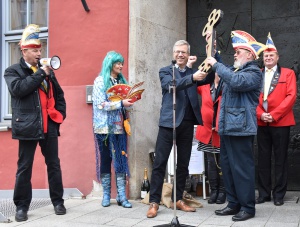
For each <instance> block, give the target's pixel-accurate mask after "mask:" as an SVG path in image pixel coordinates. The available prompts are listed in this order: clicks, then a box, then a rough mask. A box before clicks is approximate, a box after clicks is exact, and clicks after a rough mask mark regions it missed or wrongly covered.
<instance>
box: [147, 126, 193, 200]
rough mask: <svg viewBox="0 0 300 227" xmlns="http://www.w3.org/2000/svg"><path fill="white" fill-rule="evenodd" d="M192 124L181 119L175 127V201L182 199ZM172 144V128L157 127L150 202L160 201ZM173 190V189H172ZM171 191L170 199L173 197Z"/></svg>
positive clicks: (190, 144)
mask: <svg viewBox="0 0 300 227" xmlns="http://www.w3.org/2000/svg"><path fill="white" fill-rule="evenodd" d="M193 135H194V124H193V122H192V121H182V123H181V124H180V125H179V126H178V127H177V128H176V145H177V166H176V167H177V168H176V201H178V200H181V199H182V194H183V191H184V187H185V182H186V177H187V176H188V174H189V169H188V166H189V162H190V157H191V151H192V141H193ZM172 146H173V129H172V128H165V127H159V131H158V136H157V141H156V148H155V160H154V164H153V169H152V175H151V184H150V185H151V187H150V202H156V203H158V204H159V203H160V201H161V193H162V187H163V182H164V177H165V171H166V166H167V163H168V159H169V155H170V152H171V149H172ZM173 192H174V191H173ZM173 192H172V200H173V198H174V195H173Z"/></svg>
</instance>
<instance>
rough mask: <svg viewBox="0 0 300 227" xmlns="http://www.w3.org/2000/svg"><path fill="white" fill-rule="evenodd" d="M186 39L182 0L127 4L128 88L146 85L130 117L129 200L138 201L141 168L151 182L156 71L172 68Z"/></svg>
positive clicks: (158, 89)
mask: <svg viewBox="0 0 300 227" xmlns="http://www.w3.org/2000/svg"><path fill="white" fill-rule="evenodd" d="M180 39H186V1H185V0H163V1H162V0H143V1H141V0H129V66H128V72H129V74H128V78H129V84H134V83H137V82H140V81H145V83H144V85H143V88H145V91H144V93H143V94H142V99H141V100H140V101H138V102H137V103H135V105H134V110H133V111H132V113H131V128H132V130H131V131H132V135H131V136H130V138H129V167H130V172H131V178H130V180H129V191H130V194H129V197H130V198H131V199H138V198H140V186H141V181H142V179H143V176H144V175H143V170H144V168H147V169H148V177H149V178H150V179H151V171H152V163H151V160H150V158H149V151H151V150H154V147H155V142H156V137H157V132H158V119H159V111H160V106H161V87H160V81H159V75H158V72H159V69H160V68H162V67H164V66H167V65H169V64H171V60H172V48H173V45H174V43H175V42H176V41H177V40H180Z"/></svg>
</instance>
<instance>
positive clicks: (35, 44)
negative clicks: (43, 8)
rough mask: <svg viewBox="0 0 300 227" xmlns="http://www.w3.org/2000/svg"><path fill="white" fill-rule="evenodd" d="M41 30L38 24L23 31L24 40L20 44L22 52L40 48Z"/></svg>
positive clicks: (31, 25) (28, 26) (30, 25)
mask: <svg viewBox="0 0 300 227" xmlns="http://www.w3.org/2000/svg"><path fill="white" fill-rule="evenodd" d="M39 33H40V28H39V26H38V25H36V24H29V25H27V26H26V28H25V29H24V31H23V34H22V38H21V40H20V42H19V45H20V48H21V50H23V49H29V48H40V47H41V46H42V45H41V41H40V40H39Z"/></svg>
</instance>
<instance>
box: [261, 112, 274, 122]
mask: <svg viewBox="0 0 300 227" xmlns="http://www.w3.org/2000/svg"><path fill="white" fill-rule="evenodd" d="M260 119H261V120H262V121H263V122H266V123H271V122H273V121H274V118H273V117H272V115H271V114H270V113H263V114H262V115H261V117H260Z"/></svg>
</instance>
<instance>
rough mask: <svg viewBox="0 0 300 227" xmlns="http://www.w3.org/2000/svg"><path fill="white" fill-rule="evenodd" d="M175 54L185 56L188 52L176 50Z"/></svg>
mask: <svg viewBox="0 0 300 227" xmlns="http://www.w3.org/2000/svg"><path fill="white" fill-rule="evenodd" d="M174 53H175V54H184V55H185V54H187V52H185V51H182V50H175V51H174Z"/></svg>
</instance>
